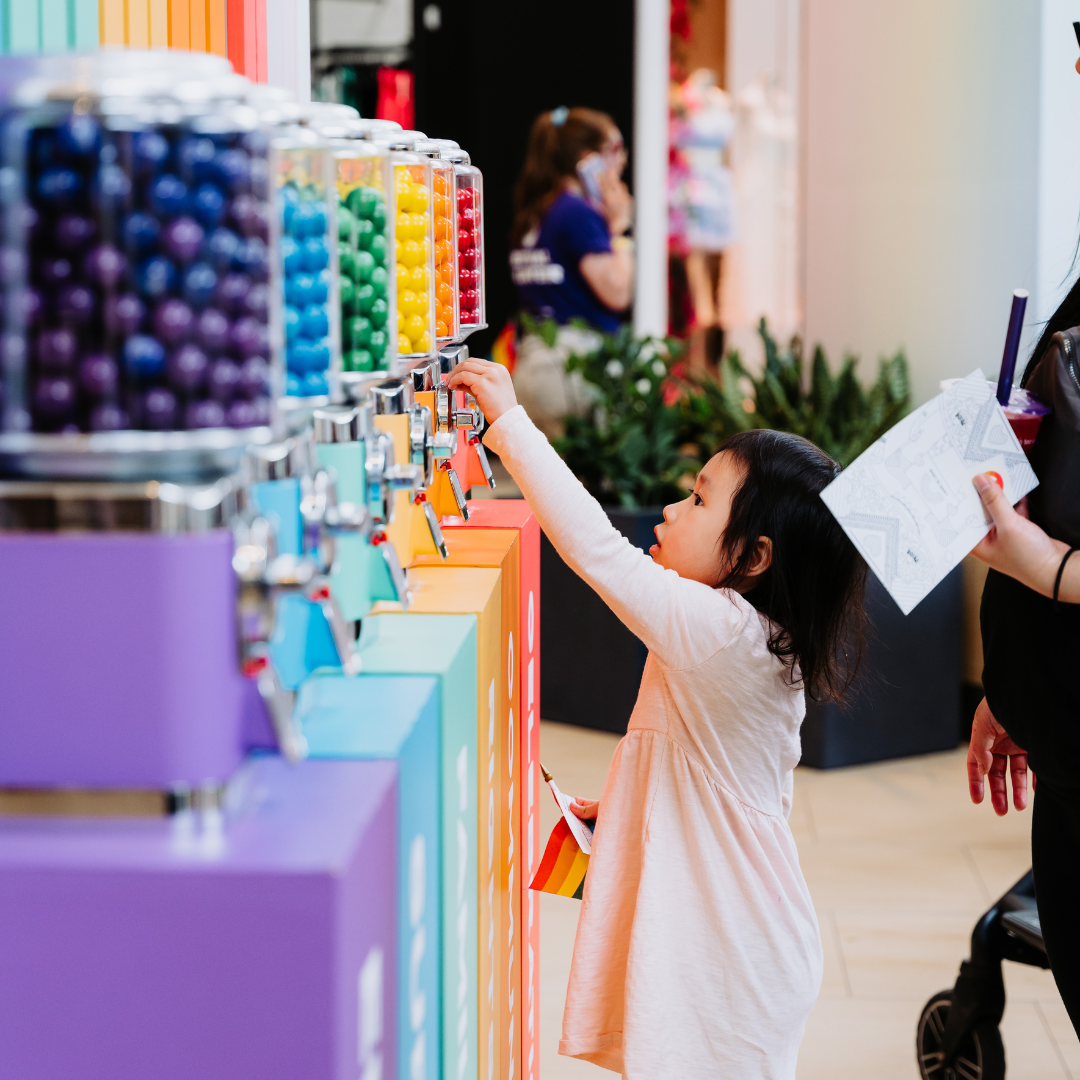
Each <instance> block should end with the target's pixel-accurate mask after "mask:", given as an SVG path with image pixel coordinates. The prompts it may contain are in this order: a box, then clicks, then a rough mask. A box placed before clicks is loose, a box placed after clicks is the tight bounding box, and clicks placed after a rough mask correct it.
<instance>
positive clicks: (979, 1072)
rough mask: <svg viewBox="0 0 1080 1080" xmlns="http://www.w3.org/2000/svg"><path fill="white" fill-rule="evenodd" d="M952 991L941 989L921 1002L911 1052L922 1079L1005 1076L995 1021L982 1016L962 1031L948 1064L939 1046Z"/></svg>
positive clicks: (979, 1079)
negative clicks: (971, 1026)
mask: <svg viewBox="0 0 1080 1080" xmlns="http://www.w3.org/2000/svg"><path fill="white" fill-rule="evenodd" d="M952 1001H953V992H952V991H951V990H943V991H942V992H941V993H940V994H935V995H934V996H933V997H932V998H931V999H930V1000H929V1001H928V1002H927V1003H926V1005H925V1006H924V1008H923V1011H922V1016H920V1017H919V1026H918V1028H917V1029H916V1033H915V1053H916V1056H917V1058H918V1062H919V1076H921V1077H922V1080H1005V1047H1004V1045H1003V1044H1002V1042H1001V1032H1000V1031H998V1029H997V1025H996V1024H992V1023H990V1021H989V1020H983V1021H981V1022H980V1023H978V1024H976V1025H975V1026H974V1027H973V1028H971V1030H970V1031H967V1032H965V1033H964V1037H963V1038H962V1039H961V1040H960V1046H959V1047H958V1049H957V1053H956V1057H955V1058H954V1060H953V1063H952V1065H950V1066H948V1067H946V1065H945V1061H944V1057H945V1055H944V1053H943V1052H942V1049H941V1043H942V1039H943V1038H944V1037H945V1024H946V1023H947V1022H948V1019H949V1010H950V1009H951V1008H952Z"/></svg>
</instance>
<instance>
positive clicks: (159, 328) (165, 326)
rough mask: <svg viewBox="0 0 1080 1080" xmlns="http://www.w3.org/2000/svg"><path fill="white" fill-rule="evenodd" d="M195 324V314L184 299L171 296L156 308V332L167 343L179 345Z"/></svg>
mask: <svg viewBox="0 0 1080 1080" xmlns="http://www.w3.org/2000/svg"><path fill="white" fill-rule="evenodd" d="M194 326H195V315H194V313H193V312H192V310H191V308H189V307H188V306H187V304H185V303H184V301H183V300H177V299H176V298H175V297H171V298H170V299H168V300H162V301H161V303H160V304H158V306H157V307H156V308H154V332H155V333H156V334H157V336H158V337H159V338H160V339H161V340H162V341H164V342H165V344H166V345H178V344H179V343H180V342H181V341H183V340H184V338H186V337H187V336H188V335H189V334H190V333H191V331H192V330H193V329H194Z"/></svg>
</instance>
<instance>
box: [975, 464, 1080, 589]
mask: <svg viewBox="0 0 1080 1080" xmlns="http://www.w3.org/2000/svg"><path fill="white" fill-rule="evenodd" d="M975 487H976V489H977V490H978V492H979V497H980V498H981V499H982V504H983V507H984V508H985V509H986V512H987V513H988V514H989V515H990V518H991V520H992V521H993V525H992V526H991V528H990V531H989V532H988V533H987V534H986V536H985V537H983V539H982V540H980V541H979V543H978V545H977V546H976V547H975V549H974V550H973V551H972V553H971V554H972V555H974V556H975V558H976V559H981V560H982V561H983V562H984V563H986V564H987V565H988V566H990V567H991V568H992V569H994V570H998V571H1000V572H1001V573H1002V574H1007V575H1008V576H1009V577H1011V578H1015V579H1016V580H1017V581H1019V582H1020V583H1021V584H1023V585H1026V586H1027V587H1028V588H1029V589H1033V590H1034V591H1035V592H1037V593H1042V595H1043V596H1053V595H1054V581H1055V579H1056V578H1057V575H1058V570H1059V569H1060V568H1061V560H1062V559H1063V558H1064V557H1065V553H1066V552H1067V551H1068V550H1069V545H1068V544H1064V543H1062V542H1061V541H1060V540H1054V539H1052V538H1051V537H1049V536H1047V534H1046V533H1045V532H1043V530H1042V529H1040V528H1039V526H1038V525H1036V524H1035V523H1034V522H1033V521H1029V520H1028V519H1027V518H1026V517H1023V516H1022V515H1020V514H1018V513H1017V512H1016V510H1014V509H1013V507H1012V506H1010V505H1009V500H1008V499H1007V498H1005V493H1004V492H1003V491H1002V490H1001V488H999V487H998V485H997V484H995V483H994V481H993V480H991V479H990V478H989V477H988V476H984V475H979V476H976V477H975ZM1058 599H1059V600H1061V601H1062V602H1064V603H1066V604H1080V552H1077V554H1076V555H1074V556H1072V558H1070V559H1069V561H1068V562H1066V563H1065V570H1064V572H1063V573H1062V575H1061V586H1060V588H1059V589H1058Z"/></svg>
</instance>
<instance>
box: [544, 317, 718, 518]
mask: <svg viewBox="0 0 1080 1080" xmlns="http://www.w3.org/2000/svg"><path fill="white" fill-rule="evenodd" d="M545 329H546V330H548V332H549V334H550V335H551V339H552V341H554V324H552V326H551V327H538V328H537V329H535V330H534V331H533V332H536V333H540V334H541V335H543V332H544V330H545ZM680 350H681V346H680V345H679V343H678V342H676V341H674V340H671V339H659V338H648V337H647V338H639V337H635V335H634V332H633V330H632V329H631V328H630V327H629V326H623V327H621V328H620V329H619V330H617V331H616V332H615V333H614V334H605V335H601V336H599V344H598V347H597V348H596V350H595V351H593V352H589V353H585V354H581V355H578V354H575V355H573V356H571V357H570V359H569V361H568V362H567V365H566V366H567V370H568V371H571V372H575V371H576V372H578V373H579V374H580V375H581V377H582V378H583V379H584V380H585V382H586V383H587V384H588V386H589V390H590V392H591V394H592V398H593V404H592V407H591V408H590V409H589V411H588V413H587V414H586V415H585V416H569V417H567V418H566V425H565V434H564V435H563V437H562V438H561V439H558V440H556V442H555V449H556V450H558V452H559V453H560V454H561V455H562V457H563V459H564V460H565V461H566V463H567V465H569V466H570V468H571V469H572V470H573V472H574V474H575V475H576V476H577V477H578V478H579V479H580V480H581V482H582V483H583V484H584V485H585V487H586V488H588V490H589V491H590V492H591V493H592V494H593V495H595V496H596V498H597V499H599V500H600V501H601V502H602V503H607V504H618V505H619V506H621V507H623V508H624V509H636V508H637V507H641V506H663V505H664V504H665V503H669V502H672V501H674V500H676V499H681V498H683V497H684V495H685V492H684V491H683V490H682V488H680V486H679V483H678V481H679V479H680V477H682V476H684V475H685V474H686V473H687V472H690V473H693V472H695V471H696V470H697V468H698V467H699V462H698V460H697V459H696V457H690V456H688V455H687V454H686V453H684V443H685V442H686V441H687V440H686V439H685V437H684V436H685V428H686V424H685V418H684V416H683V411H682V409H681V408H680V407H679V406H678V404H677V403H673V402H672V401H670V400H669V398H670V387H671V377H672V372H671V369H672V364H673V363H675V361H676V360H677V358H678V355H679V352H680Z"/></svg>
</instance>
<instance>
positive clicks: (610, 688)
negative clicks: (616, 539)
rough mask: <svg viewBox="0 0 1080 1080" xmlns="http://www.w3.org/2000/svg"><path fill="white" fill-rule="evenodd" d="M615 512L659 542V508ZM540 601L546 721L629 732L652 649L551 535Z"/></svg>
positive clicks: (633, 538)
mask: <svg viewBox="0 0 1080 1080" xmlns="http://www.w3.org/2000/svg"><path fill="white" fill-rule="evenodd" d="M607 513H608V517H609V518H611V523H612V524H613V525H614V526H615V528H617V529H618V530H619V532H621V533H622V534H623V536H625V537H626V538H627V539H628V540H629V541H630V542H631V543H632V544H634V545H635V546H637V547H639V548H641V550H642V551H648V550H649V548H650V547H651V546H652V545H653V544H654V543H655V542H656V537H655V536H654V535H653V526H654V525H659V524H660V522H661V521H662V520H663V515H662V514H661V512H660V511H659V510H655V509H652V510H617V509H615V508H613V507H609V508H608V511H607ZM540 603H541V605H542V608H541V610H542V611H543V612H544V617H543V619H541V620H540V647H541V649H542V650H543V653H542V655H543V657H544V662H543V664H542V665H541V667H540V695H541V700H542V701H543V703H544V719H545V720H559V721H561V722H562V723H564V724H577V725H579V726H580V727H589V728H597V729H599V730H600V731H615V732H618V733H619V734H623V733H625V731H626V725H627V722H628V721H629V719H630V713H631V712H633V710H634V702H635V701H636V700H637V692H638V687H639V686H640V685H641V673H642V672H643V671H644V670H645V657H646V655H647V650H646V648H645V646H644V645H643V644H642V643H641V642H640V641H639V640H638V639H637V638H636V637H635V636H634V635H633V634H631V633H630V631H629V630H627V629H626V627H625V626H623V624H622V623H621V622H619V620H618V619H617V618H616V617H615V615H614V614H613V613H612V611H611V609H610V608H609V607H608V606H607V604H605V603H604V601H603V600H601V599H600V597H599V596H597V595H596V593H594V592H593V591H592V589H590V588H589V586H588V585H586V584H585V582H584V581H582V580H581V578H579V577H578V576H577V574H575V573H574V571H573V570H571V569H570V568H569V567H568V566H567V565H566V563H564V562H563V561H562V559H561V558H560V557H559V553H558V552H557V551H556V550H555V549H554V548H553V547H552V546H551V541H550V540H548V538H547V537H546V536H542V537H541V539H540ZM954 726H955V725H954Z"/></svg>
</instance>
